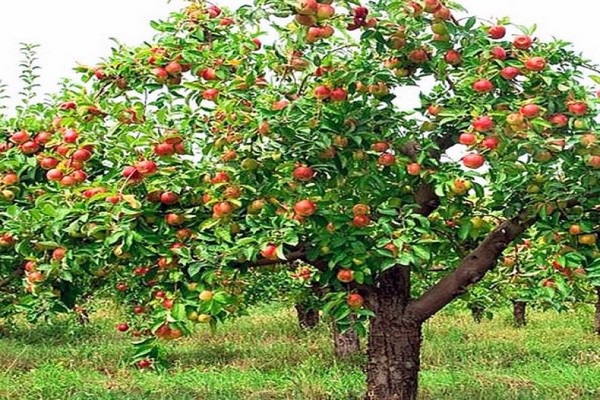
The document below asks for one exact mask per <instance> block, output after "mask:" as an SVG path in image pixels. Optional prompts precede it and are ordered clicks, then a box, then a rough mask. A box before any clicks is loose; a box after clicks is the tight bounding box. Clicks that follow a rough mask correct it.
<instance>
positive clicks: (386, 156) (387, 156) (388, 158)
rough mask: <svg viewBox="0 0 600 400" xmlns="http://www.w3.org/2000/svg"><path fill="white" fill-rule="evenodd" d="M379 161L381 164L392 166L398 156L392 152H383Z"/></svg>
mask: <svg viewBox="0 0 600 400" xmlns="http://www.w3.org/2000/svg"><path fill="white" fill-rule="evenodd" d="M377 162H378V163H379V165H383V166H384V167H390V166H392V165H394V164H396V156H394V155H393V154H391V153H383V154H382V155H380V156H379V159H378V160H377Z"/></svg>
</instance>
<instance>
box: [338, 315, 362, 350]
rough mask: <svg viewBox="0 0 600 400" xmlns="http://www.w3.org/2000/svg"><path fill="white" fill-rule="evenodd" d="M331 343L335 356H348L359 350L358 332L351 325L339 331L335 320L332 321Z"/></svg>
mask: <svg viewBox="0 0 600 400" xmlns="http://www.w3.org/2000/svg"><path fill="white" fill-rule="evenodd" d="M333 345H334V352H335V356H336V357H338V358H343V357H348V356H351V355H353V354H357V353H359V352H360V340H359V338H358V333H356V331H355V330H354V329H353V328H352V327H350V328H348V329H347V330H345V331H344V332H341V331H340V329H339V328H338V326H337V324H336V323H335V322H334V323H333Z"/></svg>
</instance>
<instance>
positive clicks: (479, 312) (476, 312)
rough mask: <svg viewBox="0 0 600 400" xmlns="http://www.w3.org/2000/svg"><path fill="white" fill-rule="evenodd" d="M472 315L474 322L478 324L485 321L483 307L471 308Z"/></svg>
mask: <svg viewBox="0 0 600 400" xmlns="http://www.w3.org/2000/svg"><path fill="white" fill-rule="evenodd" d="M470 308H471V315H472V316H473V320H474V321H475V322H477V323H478V324H479V323H480V322H481V320H482V319H483V311H484V309H483V307H478V306H471V307H470Z"/></svg>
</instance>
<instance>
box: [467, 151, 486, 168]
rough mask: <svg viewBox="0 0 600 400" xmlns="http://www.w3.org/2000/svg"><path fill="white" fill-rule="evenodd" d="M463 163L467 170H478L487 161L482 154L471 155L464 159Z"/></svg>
mask: <svg viewBox="0 0 600 400" xmlns="http://www.w3.org/2000/svg"><path fill="white" fill-rule="evenodd" d="M462 162H463V165H464V166H465V167H467V168H471V169H477V168H480V167H481V166H482V165H483V164H484V163H485V159H484V158H483V156H482V155H480V154H476V153H470V154H467V155H465V156H464V157H463V159H462Z"/></svg>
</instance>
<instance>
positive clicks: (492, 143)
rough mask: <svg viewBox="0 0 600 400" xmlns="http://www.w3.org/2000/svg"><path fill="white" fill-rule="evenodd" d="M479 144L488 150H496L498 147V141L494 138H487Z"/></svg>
mask: <svg viewBox="0 0 600 400" xmlns="http://www.w3.org/2000/svg"><path fill="white" fill-rule="evenodd" d="M481 144H482V145H483V147H485V148H487V149H489V150H496V149H497V148H498V145H499V144H500V140H499V139H498V138H497V137H496V136H489V137H486V138H485V139H483V141H482V142H481Z"/></svg>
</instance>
